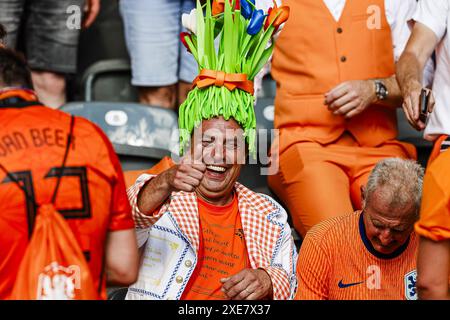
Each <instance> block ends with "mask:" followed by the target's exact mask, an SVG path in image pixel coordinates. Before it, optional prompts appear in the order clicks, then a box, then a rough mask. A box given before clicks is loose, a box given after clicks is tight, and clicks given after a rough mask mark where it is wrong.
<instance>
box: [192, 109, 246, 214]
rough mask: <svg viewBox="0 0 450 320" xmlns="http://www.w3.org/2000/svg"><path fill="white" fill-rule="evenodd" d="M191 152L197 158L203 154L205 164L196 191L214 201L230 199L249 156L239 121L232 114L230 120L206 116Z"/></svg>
mask: <svg viewBox="0 0 450 320" xmlns="http://www.w3.org/2000/svg"><path fill="white" fill-rule="evenodd" d="M200 129H201V130H200ZM194 150H195V152H194ZM200 150H201V151H200ZM191 153H192V157H193V158H194V159H195V158H197V159H198V158H199V155H201V160H202V162H203V163H204V164H205V165H206V171H205V174H204V176H203V179H202V181H201V183H200V185H199V186H198V188H197V189H196V192H197V195H198V196H199V197H201V198H202V199H204V200H205V201H207V202H210V203H213V204H217V205H224V204H227V203H229V202H230V201H231V199H232V192H233V187H234V184H235V182H236V181H237V179H238V177H239V174H240V172H241V167H242V164H243V163H244V162H245V156H246V146H245V143H244V137H243V130H242V129H241V127H240V126H239V124H238V123H237V122H236V121H235V120H234V119H232V118H231V119H230V120H228V121H225V120H224V119H223V118H222V117H218V118H212V119H210V120H203V122H202V125H201V126H200V127H199V128H198V129H196V132H194V142H193V144H192V145H191ZM197 153H198V154H199V155H197Z"/></svg>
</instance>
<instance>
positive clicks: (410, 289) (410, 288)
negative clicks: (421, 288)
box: [405, 270, 417, 300]
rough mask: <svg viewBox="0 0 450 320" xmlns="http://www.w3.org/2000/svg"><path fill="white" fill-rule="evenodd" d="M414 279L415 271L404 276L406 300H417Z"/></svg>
mask: <svg viewBox="0 0 450 320" xmlns="http://www.w3.org/2000/svg"><path fill="white" fill-rule="evenodd" d="M416 279H417V271H416V270H413V271H411V272H408V273H407V274H406V275H405V297H406V299H407V300H417V290H416Z"/></svg>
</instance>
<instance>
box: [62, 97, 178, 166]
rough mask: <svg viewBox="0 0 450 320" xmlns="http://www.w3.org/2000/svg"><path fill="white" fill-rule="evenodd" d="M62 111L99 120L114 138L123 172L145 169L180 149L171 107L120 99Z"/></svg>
mask: <svg viewBox="0 0 450 320" xmlns="http://www.w3.org/2000/svg"><path fill="white" fill-rule="evenodd" d="M61 110H62V111H65V112H68V113H70V114H74V115H77V116H81V117H84V118H87V119H89V120H91V121H92V122H94V123H96V124H97V125H98V126H99V127H100V128H101V129H102V130H103V131H104V132H105V133H106V135H107V136H108V138H109V139H110V140H111V142H112V144H113V146H114V149H115V151H116V153H117V154H118V156H119V159H120V161H121V164H122V168H123V171H130V170H146V169H148V168H150V167H152V166H153V165H154V164H156V163H157V162H158V161H159V160H160V159H162V158H163V157H164V156H170V155H171V152H175V151H176V150H177V143H178V138H177V137H178V136H177V128H178V126H177V116H176V113H175V112H174V111H172V110H168V109H165V108H160V107H152V106H146V105H141V104H137V103H120V102H115V103H114V102H72V103H68V104H66V105H64V106H62V107H61Z"/></svg>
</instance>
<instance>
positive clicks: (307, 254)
mask: <svg viewBox="0 0 450 320" xmlns="http://www.w3.org/2000/svg"><path fill="white" fill-rule="evenodd" d="M363 229H364V228H363ZM360 230H361V229H360V212H354V213H351V214H348V215H345V216H342V217H338V218H334V219H329V220H326V221H324V222H322V223H320V224H318V225H317V226H315V227H314V228H313V229H311V231H310V232H309V233H308V234H307V236H306V238H305V240H304V241H303V243H302V246H301V248H300V254H299V258H298V262H297V279H298V289H297V293H296V296H295V299H297V300H310V299H313V300H316V299H321V300H379V299H386V300H392V299H406V297H407V295H408V294H411V295H415V290H414V286H413V288H412V289H411V288H409V287H408V285H415V275H411V274H410V272H414V271H415V269H416V252H417V247H418V239H417V236H416V235H415V234H414V233H412V235H411V237H410V239H409V243H408V244H407V246H406V248H405V249H404V250H403V251H400V252H398V254H397V255H396V256H395V257H390V258H386V257H377V256H376V255H375V254H373V253H372V252H370V251H369V249H368V248H367V246H366V245H365V243H364V242H363V239H367V237H365V236H364V231H362V232H361V231H360ZM372 248H373V247H372ZM410 277H412V278H410Z"/></svg>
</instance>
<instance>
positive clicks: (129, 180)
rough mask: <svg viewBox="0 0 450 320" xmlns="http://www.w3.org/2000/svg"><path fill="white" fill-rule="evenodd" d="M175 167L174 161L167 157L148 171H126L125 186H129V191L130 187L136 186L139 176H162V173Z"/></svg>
mask: <svg viewBox="0 0 450 320" xmlns="http://www.w3.org/2000/svg"><path fill="white" fill-rule="evenodd" d="M174 165H175V162H173V160H172V159H171V158H170V157H167V156H165V157H164V158H162V159H161V160H160V161H159V162H158V163H157V164H155V165H154V166H153V167H151V168H150V169H148V170H130V171H125V172H124V176H125V185H126V186H127V189H128V188H129V187H131V186H132V185H134V183H135V182H136V180H137V178H139V176H140V175H141V174H144V173H146V174H160V173H161V172H163V171H166V170H167V169H169V168H171V167H172V166H174Z"/></svg>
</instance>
